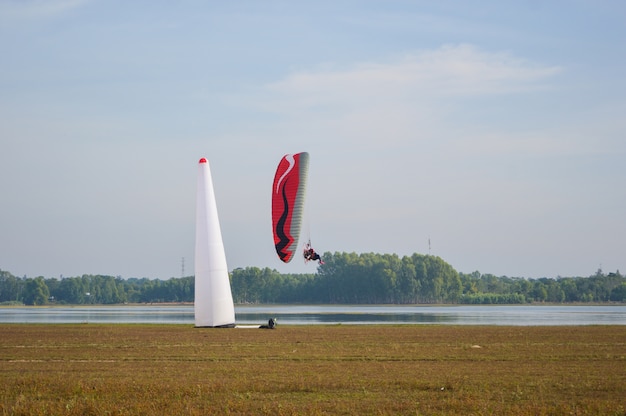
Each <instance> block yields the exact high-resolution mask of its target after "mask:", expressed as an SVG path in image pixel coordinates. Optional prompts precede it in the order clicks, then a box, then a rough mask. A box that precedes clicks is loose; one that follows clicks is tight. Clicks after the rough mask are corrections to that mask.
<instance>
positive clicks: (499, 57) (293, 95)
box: [267, 44, 561, 110]
mask: <svg viewBox="0 0 626 416" xmlns="http://www.w3.org/2000/svg"><path fill="white" fill-rule="evenodd" d="M560 71H561V68H560V67H558V66H544V65H539V64H534V63H531V62H528V61H526V60H523V59H520V58H516V57H515V56H512V55H510V54H508V53H491V52H484V51H481V50H480V49H478V48H476V47H475V46H472V45H467V44H461V45H445V46H442V47H441V48H439V49H436V50H426V51H421V52H417V53H412V54H406V55H404V56H402V57H400V58H397V59H395V60H393V61H392V62H388V63H359V64H356V65H354V66H353V67H351V68H345V69H341V68H334V67H332V66H330V67H328V66H327V67H321V68H319V69H318V70H316V71H301V72H295V73H292V74H290V75H289V76H288V77H287V78H285V79H284V80H281V81H278V82H275V83H272V84H270V85H268V86H267V90H268V92H271V93H273V94H276V95H277V96H280V97H281V98H290V99H289V100H285V101H284V102H285V103H286V104H285V105H284V106H279V108H280V110H285V109H288V108H292V109H293V108H296V109H303V108H306V109H315V108H316V107H318V106H321V105H322V104H323V105H328V104H334V105H336V106H341V105H345V106H347V105H350V106H353V105H357V106H360V107H365V106H368V104H370V105H379V104H380V103H381V102H398V101H399V100H400V101H407V100H409V101H415V100H419V98H420V97H422V98H423V99H432V98H434V97H449V96H465V95H484V94H507V93H518V92H523V91H528V90H533V89H536V88H538V87H540V82H541V81H543V80H545V79H547V78H549V77H551V76H553V75H555V74H558V73H559V72H560ZM271 105H272V106H275V105H277V103H276V102H271Z"/></svg>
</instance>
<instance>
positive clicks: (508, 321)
mask: <svg viewBox="0 0 626 416" xmlns="http://www.w3.org/2000/svg"><path fill="white" fill-rule="evenodd" d="M235 318H236V322H237V324H240V325H255V324H265V323H267V321H268V319H270V318H276V319H277V323H278V324H279V325H280V324H285V325H319V324H445V325H520V326H543V325H626V306H624V305H615V306H614V305H607V306H562V305H557V306H534V305H533V306H528V305H512V306H500V305H498V306H496V305H493V306H491V305H460V306H419V305H238V306H235ZM0 322H1V323H55V324H60V323H151V324H189V325H193V323H194V309H193V305H176V306H174V305H172V306H163V305H140V306H51V307H44V306H39V307H2V308H0Z"/></svg>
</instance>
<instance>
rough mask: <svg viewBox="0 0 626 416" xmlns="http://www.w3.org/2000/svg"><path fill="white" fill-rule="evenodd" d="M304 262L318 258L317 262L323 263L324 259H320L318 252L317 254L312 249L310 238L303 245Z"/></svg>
mask: <svg viewBox="0 0 626 416" xmlns="http://www.w3.org/2000/svg"><path fill="white" fill-rule="evenodd" d="M303 254H304V262H305V263H308V262H309V261H311V260H318V261H319V264H324V261H323V260H322V258H321V257H320V255H319V254H317V253H316V252H315V250H313V247H311V240H309V242H308V243H306V245H305V246H304V253H303Z"/></svg>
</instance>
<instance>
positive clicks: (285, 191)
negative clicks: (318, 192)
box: [272, 152, 309, 263]
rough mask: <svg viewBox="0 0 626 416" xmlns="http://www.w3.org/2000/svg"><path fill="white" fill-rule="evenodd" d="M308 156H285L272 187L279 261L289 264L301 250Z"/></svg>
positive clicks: (273, 216) (274, 228)
mask: <svg viewBox="0 0 626 416" xmlns="http://www.w3.org/2000/svg"><path fill="white" fill-rule="evenodd" d="M308 170H309V154H308V153H306V152H302V153H296V154H293V155H285V156H284V157H283V158H282V159H281V160H280V163H279V164H278V169H276V174H275V176H274V185H273V186H272V229H273V233H274V246H275V247H276V253H277V254H278V257H279V258H280V259H281V260H282V261H283V262H285V263H289V262H290V261H291V259H292V258H293V256H294V253H295V251H296V249H297V247H298V239H299V238H300V226H301V224H302V211H303V210H304V195H305V189H306V179H307V173H308Z"/></svg>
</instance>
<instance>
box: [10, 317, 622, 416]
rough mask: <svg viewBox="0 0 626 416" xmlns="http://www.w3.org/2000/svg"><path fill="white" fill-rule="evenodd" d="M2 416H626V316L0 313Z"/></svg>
mask: <svg viewBox="0 0 626 416" xmlns="http://www.w3.org/2000/svg"><path fill="white" fill-rule="evenodd" d="M0 414H3V415H22V414H24V415H51V414H66V415H135V414H145V415H158V414H168V415H169V414H171V415H179V414H180V415H182V414H185V415H207V414H267V415H291V414H312V415H322V414H332V415H335V414H356V415H364V414H382V415H385V414H414V415H416V414H419V415H422V414H423V415H427V414H437V415H440V414H444V415H445V414H451V415H452V414H453V415H459V414H463V415H470V414H473V415H490V414H498V415H502V414H516V415H559V414H563V415H588V414H599V415H624V414H626V327H624V326H578V327H571V326H564V327H502V326H436V325H401V326H386V325H381V326H370V325H354V326H349V325H348V326H346V325H333V326H323V325H312V326H280V327H278V328H277V329H276V330H257V329H196V328H193V327H191V326H187V325H122V324H75V325H54V324H52V325H51V324H46V325H38V324H37V325H35V324H32V325H31V324H0Z"/></svg>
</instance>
